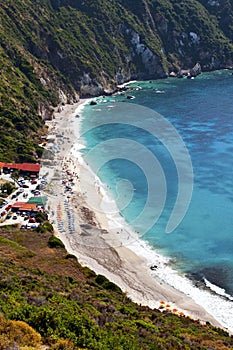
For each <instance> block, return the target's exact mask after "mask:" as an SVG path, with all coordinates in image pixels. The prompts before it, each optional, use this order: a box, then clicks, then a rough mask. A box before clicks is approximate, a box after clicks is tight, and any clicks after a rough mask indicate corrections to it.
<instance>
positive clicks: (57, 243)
mask: <svg viewBox="0 0 233 350" xmlns="http://www.w3.org/2000/svg"><path fill="white" fill-rule="evenodd" d="M48 246H49V247H50V248H65V246H64V244H63V243H62V241H61V240H60V239H59V238H57V237H55V236H51V237H49V240H48Z"/></svg>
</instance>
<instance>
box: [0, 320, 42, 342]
mask: <svg viewBox="0 0 233 350" xmlns="http://www.w3.org/2000/svg"><path fill="white" fill-rule="evenodd" d="M40 345H41V335H40V334H39V333H37V332H36V331H35V330H34V329H33V328H32V327H30V326H29V325H28V324H27V323H25V322H23V321H9V320H6V319H4V318H3V317H2V316H0V348H1V349H7V348H11V347H12V346H13V347H14V348H15V349H18V347H20V348H22V347H34V348H39V346H40Z"/></svg>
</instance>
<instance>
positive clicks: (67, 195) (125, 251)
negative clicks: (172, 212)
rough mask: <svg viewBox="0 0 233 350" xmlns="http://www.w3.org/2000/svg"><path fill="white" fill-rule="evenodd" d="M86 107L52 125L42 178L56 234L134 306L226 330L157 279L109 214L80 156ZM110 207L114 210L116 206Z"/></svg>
mask: <svg viewBox="0 0 233 350" xmlns="http://www.w3.org/2000/svg"><path fill="white" fill-rule="evenodd" d="M84 103H88V100H81V101H80V102H79V103H77V104H74V105H66V106H62V108H60V109H59V110H58V111H57V112H55V113H54V118H53V119H52V120H51V121H48V122H47V125H48V127H49V134H48V143H47V146H46V149H47V150H50V152H48V151H45V152H44V156H43V159H42V170H41V176H45V175H46V177H47V181H48V185H47V187H46V190H45V194H46V195H47V196H48V209H49V213H50V214H49V215H50V220H51V223H52V224H53V225H54V228H55V231H56V235H57V236H58V237H59V238H60V239H61V240H62V241H63V243H64V244H65V247H66V249H67V251H68V252H69V253H72V254H74V255H75V256H76V257H77V258H78V260H79V262H80V263H81V264H82V265H84V266H88V267H89V268H90V269H92V270H93V271H95V272H96V273H97V274H102V275H105V276H106V277H107V278H108V279H109V280H110V281H112V282H114V283H116V284H117V285H118V286H119V287H120V288H121V289H122V290H123V291H124V292H125V293H127V296H128V297H129V298H131V299H132V300H133V301H134V302H137V303H139V304H142V305H147V306H149V307H151V308H159V307H161V306H163V305H164V306H165V309H167V310H171V311H172V310H173V309H177V310H178V311H177V313H179V312H180V313H184V315H186V316H190V317H192V318H193V319H198V320H200V321H202V322H206V321H208V322H210V323H212V324H213V325H215V326H219V327H222V325H221V324H220V323H219V322H218V321H217V320H216V319H215V318H214V317H213V316H211V315H210V314H209V313H207V311H206V310H205V309H204V308H203V307H202V306H200V305H198V304H196V303H195V302H194V301H193V300H192V299H191V298H190V297H188V296H187V295H185V294H183V293H181V292H179V291H177V290H176V289H174V288H173V287H171V286H169V285H167V284H165V283H164V281H162V280H160V279H159V278H158V277H156V274H155V273H154V272H153V271H152V270H151V269H150V266H148V261H146V259H145V258H143V257H142V256H139V255H138V254H135V252H134V251H137V246H138V245H140V244H141V243H140V241H138V240H137V236H136V234H135V233H133V232H132V231H131V230H130V228H128V227H127V225H126V223H124V221H123V218H121V217H120V215H118V214H116V215H115V219H114V220H111V219H110V218H109V216H108V215H105V213H104V210H103V208H104V206H105V205H106V199H104V193H103V192H102V191H101V190H100V187H99V184H98V179H96V177H95V175H94V174H93V173H92V172H91V171H90V169H89V167H88V165H87V164H85V163H84V161H83V159H82V157H81V156H80V155H79V146H80V148H81V145H78V144H77V140H78V135H77V134H78V133H79V124H80V120H81V117H80V107H82V105H83V104H84ZM74 130H75V132H74ZM73 145H75V147H73ZM107 204H108V205H110V206H113V207H114V203H112V202H111V203H107ZM93 208H95V210H93ZM118 219H119V221H118ZM134 246H135V250H134V251H133V247H134ZM161 301H163V303H162V304H161Z"/></svg>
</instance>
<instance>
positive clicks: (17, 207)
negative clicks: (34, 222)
mask: <svg viewBox="0 0 233 350" xmlns="http://www.w3.org/2000/svg"><path fill="white" fill-rule="evenodd" d="M11 210H12V212H17V211H20V212H28V211H30V212H32V213H35V212H37V211H38V208H37V205H36V204H32V203H26V202H16V203H14V204H13V205H12V207H11Z"/></svg>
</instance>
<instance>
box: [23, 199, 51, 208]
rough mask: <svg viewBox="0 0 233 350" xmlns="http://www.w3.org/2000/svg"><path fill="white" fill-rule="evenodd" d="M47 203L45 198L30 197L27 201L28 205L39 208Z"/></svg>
mask: <svg viewBox="0 0 233 350" xmlns="http://www.w3.org/2000/svg"><path fill="white" fill-rule="evenodd" d="M46 202H47V197H31V198H29V200H28V201H27V203H28V204H36V205H37V206H40V207H45V205H46Z"/></svg>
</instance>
